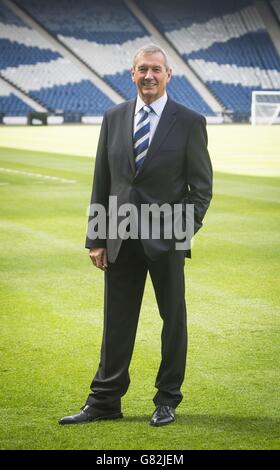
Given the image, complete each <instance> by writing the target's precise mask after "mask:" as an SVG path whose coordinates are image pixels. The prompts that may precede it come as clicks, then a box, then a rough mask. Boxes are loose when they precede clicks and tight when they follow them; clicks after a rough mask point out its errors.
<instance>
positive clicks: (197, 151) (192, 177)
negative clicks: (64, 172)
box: [86, 99, 212, 262]
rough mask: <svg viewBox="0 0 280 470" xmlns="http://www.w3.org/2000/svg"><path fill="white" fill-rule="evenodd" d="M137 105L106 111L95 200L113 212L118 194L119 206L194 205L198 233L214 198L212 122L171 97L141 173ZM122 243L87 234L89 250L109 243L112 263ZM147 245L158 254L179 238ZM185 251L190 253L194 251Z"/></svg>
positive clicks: (146, 242)
mask: <svg viewBox="0 0 280 470" xmlns="http://www.w3.org/2000/svg"><path fill="white" fill-rule="evenodd" d="M135 104H136V100H135V99H134V100H131V101H128V102H125V103H122V104H120V105H118V106H116V107H114V108H111V109H109V110H107V111H106V113H105V115H104V119H103V123H102V127H101V132H100V137H99V143H98V149H97V155H96V162H95V172H94V181H93V189H92V197H91V204H93V203H99V204H102V205H103V206H104V207H105V208H106V210H107V211H108V202H109V196H117V198H118V207H119V206H120V205H121V204H124V203H133V204H135V205H137V206H139V205H140V204H141V203H146V204H151V203H157V204H159V205H161V204H164V203H169V204H173V203H182V204H184V205H185V204H186V203H189V204H194V219H195V220H194V232H195V233H196V232H197V230H199V228H200V227H201V226H202V220H203V217H204V215H205V213H206V211H207V208H208V206H209V203H210V200H211V197H212V167H211V162H210V158H209V154H208V151H207V133H206V120H205V118H204V117H203V116H202V115H200V114H198V113H196V112H195V111H192V110H190V109H188V108H186V107H185V106H182V105H180V104H178V103H176V102H175V101H172V100H171V99H168V100H167V103H166V105H165V108H164V110H163V113H162V115H161V118H160V121H159V123H158V126H157V129H156V132H155V134H154V137H153V139H152V142H151V144H150V147H149V149H148V153H147V155H146V158H145V160H144V163H143V164H142V166H141V168H140V170H139V172H138V173H137V174H136V172H135V164H134V160H135V157H134V153H133V142H132V139H133V119H134V110H135ZM107 216H109V214H108V213H107ZM91 219H92V217H89V222H90V220H91ZM88 233H89V232H88ZM121 242H122V240H121V239H120V238H118V239H113V240H111V239H109V238H108V237H107V239H100V238H97V239H94V240H93V239H92V238H89V237H88V236H87V239H86V248H97V247H107V252H108V261H109V262H114V261H115V259H116V257H117V255H118V252H119V249H120V246H121ZM142 243H143V246H144V250H145V252H146V254H147V255H148V256H150V257H151V258H157V257H158V256H159V255H160V254H161V253H163V252H166V251H168V250H169V249H171V247H172V246H173V245H174V240H173V239H172V240H162V239H161V240H152V239H151V238H150V239H148V240H142ZM185 255H186V256H189V257H190V251H188V252H187V253H186V254H185Z"/></svg>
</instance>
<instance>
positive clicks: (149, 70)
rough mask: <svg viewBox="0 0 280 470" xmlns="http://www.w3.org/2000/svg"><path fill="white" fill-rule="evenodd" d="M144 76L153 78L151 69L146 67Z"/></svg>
mask: <svg viewBox="0 0 280 470" xmlns="http://www.w3.org/2000/svg"><path fill="white" fill-rule="evenodd" d="M145 78H153V72H152V69H148V70H147V73H146V75H145Z"/></svg>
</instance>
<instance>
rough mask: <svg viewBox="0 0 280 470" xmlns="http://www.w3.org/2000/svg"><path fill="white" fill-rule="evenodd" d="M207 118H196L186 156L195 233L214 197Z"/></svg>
mask: <svg viewBox="0 0 280 470" xmlns="http://www.w3.org/2000/svg"><path fill="white" fill-rule="evenodd" d="M207 143H208V138H207V131H206V119H205V118H204V116H201V117H200V118H198V119H196V120H195V121H194V123H193V125H192V128H191V130H190V136H189V139H188V144H187V156H186V183H187V197H186V198H185V201H184V202H185V203H186V204H194V233H196V232H197V231H198V230H199V229H200V228H201V227H202V221H203V218H204V216H205V214H206V211H207V209H208V207H209V204H210V201H211V199H212V178H213V174H212V165H211V160H210V157H209V153H208V150H207Z"/></svg>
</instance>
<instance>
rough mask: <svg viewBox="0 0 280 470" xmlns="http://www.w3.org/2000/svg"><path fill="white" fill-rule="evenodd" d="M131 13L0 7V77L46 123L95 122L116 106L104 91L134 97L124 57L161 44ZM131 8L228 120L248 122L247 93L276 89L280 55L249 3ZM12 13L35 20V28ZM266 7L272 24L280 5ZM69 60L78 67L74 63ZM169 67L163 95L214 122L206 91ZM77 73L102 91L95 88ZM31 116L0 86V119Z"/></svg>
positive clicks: (33, 3) (31, 2) (120, 8)
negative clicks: (41, 112) (45, 115)
mask: <svg viewBox="0 0 280 470" xmlns="http://www.w3.org/2000/svg"><path fill="white" fill-rule="evenodd" d="M4 3H5V4H4ZM129 3H133V2H132V1H131V0H129V1H128V0H127V1H125V0H107V1H106V2H104V1H103V0H80V2H77V1H76V0H60V1H59V2H58V1H57V0H48V1H47V2H43V1H38V0H2V1H1V0H0V74H1V77H2V78H3V79H6V80H7V82H8V83H10V84H14V86H15V88H17V89H20V90H21V91H23V93H24V94H25V95H26V96H29V97H30V98H32V99H33V100H34V104H35V103H38V104H41V105H42V106H43V107H44V108H45V109H46V110H48V112H49V113H52V114H62V113H63V114H64V115H65V117H66V116H68V118H67V117H66V120H79V119H80V116H81V115H83V116H101V115H102V114H103V113H104V111H105V110H106V109H107V108H108V107H110V106H112V105H113V104H115V103H114V96H113V97H112V96H111V97H109V96H108V95H107V94H106V88H105V89H104V87H105V83H106V84H107V85H106V86H107V93H109V91H108V90H109V88H110V90H115V92H117V93H118V96H119V99H121V97H122V98H123V99H130V98H132V97H134V96H135V86H134V84H133V83H132V82H131V78H130V67H131V57H132V55H133V53H134V52H135V50H136V49H137V48H139V47H141V46H142V45H143V44H146V43H148V42H158V41H157V40H155V38H154V37H153V36H152V35H151V33H149V32H148V30H147V29H146V28H145V26H144V23H143V21H142V22H140V20H139V18H138V17H137V16H136V14H133V12H132V9H130V8H128V5H127V4H129ZM134 3H135V4H136V5H137V6H138V7H139V8H140V10H141V12H143V13H144V15H145V16H146V18H147V19H148V20H149V21H150V22H151V23H152V24H153V26H154V27H155V28H156V30H157V31H158V32H159V33H160V34H161V35H162V37H164V38H165V39H166V40H167V41H168V42H169V44H170V45H171V46H172V48H173V51H174V54H179V56H180V57H181V58H182V59H183V61H185V64H187V65H188V66H189V67H191V69H192V70H193V71H194V72H195V74H196V76H197V77H199V80H200V83H201V82H203V84H205V85H206V87H207V88H208V90H209V91H210V92H211V94H212V96H213V95H214V96H215V97H216V99H217V100H218V102H219V103H221V105H222V106H223V108H224V109H225V110H226V111H225V114H227V115H228V116H230V117H232V119H233V120H235V121H248V119H249V116H250V107H251V94H252V91H253V90H260V91H261V90H272V91H273V90H279V89H280V61H279V55H278V53H277V51H276V49H275V47H274V44H273V42H272V40H271V38H270V36H269V34H268V31H267V30H266V26H265V24H264V22H263V20H262V17H261V16H260V14H259V11H258V9H257V8H256V5H255V3H254V1H253V0H228V1H227V2H224V1H223V0H213V1H212V2H206V1H205V0H188V2H186V1H185V0H173V1H172V2H170V0H157V1H156V2H151V1H150V0H134ZM9 4H13V5H17V6H18V7H19V8H20V9H21V10H22V11H23V12H25V13H26V14H27V15H28V16H29V17H30V18H32V19H33V20H34V22H35V24H33V26H34V27H32V24H31V26H30V24H29V22H28V24H26V22H25V21H24V20H23V19H21V18H20V17H19V16H20V15H17V14H15V12H14V11H12V9H11V5H10V8H9V7H8V6H9ZM268 4H269V9H270V10H271V12H272V11H273V15H274V17H275V18H278V21H279V17H280V16H279V15H280V1H279V0H269V2H268ZM7 5H8V6H7ZM271 14H272V13H271ZM23 18H24V16H23ZM36 24H37V25H36ZM36 26H37V28H36ZM40 27H41V28H43V31H45V35H44V34H42V31H41V32H40ZM48 35H50V36H48ZM50 37H51V39H52V40H51V41H50V40H48V38H50ZM59 45H60V46H63V47H64V53H63V51H62V49H61V47H58V46H59ZM56 46H57V47H56ZM65 50H67V51H70V55H67V54H65ZM71 54H72V58H73V57H74V56H75V58H76V59H77V61H78V63H77V62H75V61H73V60H71ZM172 60H173V58H172V56H171V58H170V65H171V66H172V67H173V68H174V75H173V77H172V80H171V82H170V84H169V87H168V90H169V95H170V96H171V97H172V98H173V99H175V100H176V101H179V102H181V103H183V104H185V105H186V106H189V107H190V108H193V109H195V110H197V111H199V112H200V113H202V114H204V115H206V116H209V117H211V116H215V112H214V111H213V110H212V109H211V107H210V106H209V104H208V103H207V102H206V100H207V96H203V90H200V89H199V88H198V91H197V89H195V88H194V87H193V85H192V84H191V83H190V81H189V80H188V79H187V77H186V74H185V73H184V72H183V70H180V66H178V61H177V65H176V66H175V67H174V64H175V62H174V64H173V62H172ZM181 62H182V61H181ZM79 64H80V65H83V67H85V68H87V70H89V71H90V73H91V74H93V73H94V74H95V76H98V77H100V78H101V81H100V79H99V82H97V84H96V81H95V83H94V80H91V79H90V78H89V75H88V74H87V73H85V68H84V69H83V67H79ZM108 87H109V88H108ZM206 91H207V90H206ZM204 94H205V87H204ZM109 95H110V93H109ZM30 110H33V109H32V103H31V104H27V103H25V102H24V101H22V99H21V98H20V96H16V93H12V91H11V87H8V86H5V85H3V82H2V80H0V114H2V115H3V114H9V115H11V116H12V115H25V114H26V113H28V112H29V111H30Z"/></svg>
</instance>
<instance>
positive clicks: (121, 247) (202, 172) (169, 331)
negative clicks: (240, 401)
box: [59, 45, 212, 426]
mask: <svg viewBox="0 0 280 470" xmlns="http://www.w3.org/2000/svg"><path fill="white" fill-rule="evenodd" d="M171 74H172V72H171V69H170V67H169V65H168V62H167V57H166V54H165V52H164V51H163V50H162V49H161V48H159V47H158V46H155V45H148V46H146V47H143V48H141V49H139V50H138V51H137V52H136V54H135V57H134V62H133V67H132V70H131V75H132V80H133V82H134V83H135V85H136V87H137V90H138V96H137V99H134V100H131V101H128V102H125V103H123V104H120V105H118V106H116V107H114V108H112V109H109V110H108V111H107V112H106V113H105V115H104V119H103V123H102V127H101V132H100V138H99V144H98V149H97V155H96V163H95V173H94V182H93V190H92V197H91V204H92V207H95V208H96V207H103V208H104V211H105V214H106V221H107V222H109V224H110V222H111V224H112V225H113V226H112V225H111V229H112V228H113V229H114V228H116V226H118V227H119V226H120V225H121V222H123V221H124V219H125V213H124V212H122V213H121V215H120V211H119V209H120V208H121V207H124V204H126V205H127V204H131V205H132V204H133V206H134V207H136V208H137V209H138V210H139V211H140V208H141V207H142V206H143V205H147V204H148V206H151V205H152V204H154V203H156V204H158V205H159V207H161V206H162V205H164V204H168V205H169V206H170V207H171V208H172V209H174V207H175V205H176V206H177V207H178V205H179V206H181V207H182V208H186V207H187V206H186V205H192V206H191V207H193V210H194V233H195V232H197V230H198V229H199V228H200V227H201V226H202V219H203V217H204V215H205V213H206V211H207V208H208V206H209V203H210V200H211V197H212V167H211V162H210V158H209V155H208V151H207V133H206V121H205V118H204V117H203V116H202V115H200V114H198V113H196V112H194V111H192V110H190V109H188V108H186V107H184V106H182V105H180V104H178V103H176V102H174V101H172V100H171V99H170V98H168V96H167V94H166V86H167V84H168V82H169V80H170V79H171ZM112 198H115V199H116V206H115V208H113V209H112V207H110V202H111V199H112ZM98 204H99V205H100V206H98ZM125 207H126V208H127V206H125ZM93 212H94V211H93ZM136 219H137V220H136V221H135V219H134V224H136V222H137V224H138V223H139V224H138V225H137V224H136V225H135V226H136V227H138V229H137V235H139V236H137V237H135V233H134V236H131V232H130V230H131V226H130V225H128V226H127V227H126V230H125V231H123V232H121V231H118V232H117V235H116V236H112V232H110V229H109V230H108V227H106V230H107V232H106V234H105V236H104V234H103V236H100V234H98V235H97V236H93V233H92V232H93V230H92V227H91V224H92V222H93V220H94V213H91V216H90V218H89V229H88V234H87V240H86V247H87V248H89V256H90V258H91V260H92V262H93V264H94V265H95V266H96V267H97V268H100V269H102V270H104V271H105V305H104V332H103V341H102V348H101V359H100V364H99V367H98V370H97V372H96V374H95V377H94V379H93V381H92V383H91V393H90V394H89V396H88V398H87V401H86V404H85V405H84V406H83V407H82V409H81V411H80V413H78V414H76V415H73V416H66V417H64V418H62V419H61V420H60V421H59V422H60V424H76V423H84V422H89V421H95V420H97V419H114V418H121V417H122V412H121V397H122V396H123V395H124V394H125V393H126V391H127V389H128V386H129V382H130V379H129V364H130V360H131V357H132V352H133V347H134V341H135V335H136V329H137V323H138V317H139V312H140V307H141V301H142V297H143V292H144V285H145V280H146V276H147V272H148V271H149V273H150V276H151V279H152V283H153V287H154V290H155V294H156V299H157V304H158V308H159V313H160V315H161V318H162V320H163V328H162V334H161V340H162V348H161V353H162V359H161V364H160V367H159V371H158V374H157V378H156V384H155V385H156V388H157V393H156V395H155V397H154V400H153V401H154V404H155V406H156V409H155V411H154V413H153V415H152V418H151V421H150V424H151V425H154V426H160V425H164V424H169V423H172V422H173V421H175V408H176V407H177V406H178V405H179V403H180V402H181V400H182V397H183V395H182V393H181V385H182V383H183V380H184V375H185V365H186V354H187V324H186V305H185V285H184V258H185V256H190V250H187V249H186V250H182V249H176V246H177V245H176V237H175V235H174V233H173V232H172V236H171V238H170V237H169V238H166V237H165V236H164V233H163V230H162V227H161V228H160V230H159V231H160V235H159V237H155V238H154V237H153V236H152V235H151V231H149V230H148V235H147V236H145V237H143V236H142V237H141V234H142V232H141V230H140V228H141V224H142V225H143V223H144V222H145V224H146V223H147V220H145V221H143V220H142V219H141V215H140V216H139V213H137V216H136ZM129 220H130V221H132V220H133V219H129ZM145 224H144V225H145ZM139 227H140V228H139ZM113 231H114V230H113Z"/></svg>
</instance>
